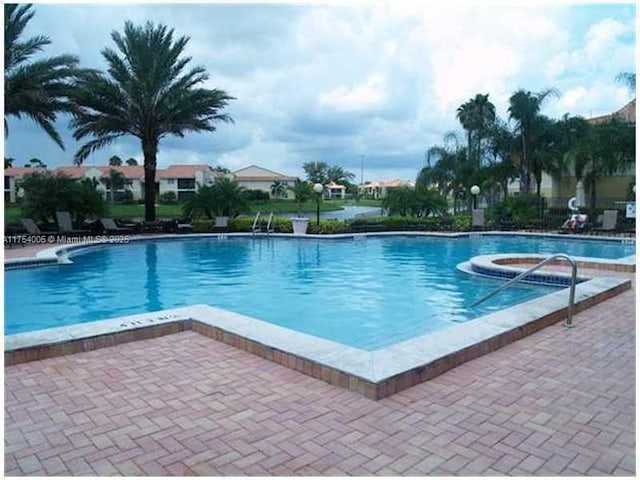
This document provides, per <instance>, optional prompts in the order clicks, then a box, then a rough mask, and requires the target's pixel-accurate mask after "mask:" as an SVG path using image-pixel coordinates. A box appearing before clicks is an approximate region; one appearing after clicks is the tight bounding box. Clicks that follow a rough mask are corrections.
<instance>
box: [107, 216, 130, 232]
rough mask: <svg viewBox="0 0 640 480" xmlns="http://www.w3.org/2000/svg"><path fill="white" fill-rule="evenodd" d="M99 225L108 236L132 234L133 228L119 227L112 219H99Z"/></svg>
mask: <svg viewBox="0 0 640 480" xmlns="http://www.w3.org/2000/svg"><path fill="white" fill-rule="evenodd" d="M100 223H101V224H102V227H103V228H104V231H105V232H107V233H108V234H113V233H133V228H126V227H119V226H118V225H117V224H116V222H115V221H114V220H113V218H101V219H100Z"/></svg>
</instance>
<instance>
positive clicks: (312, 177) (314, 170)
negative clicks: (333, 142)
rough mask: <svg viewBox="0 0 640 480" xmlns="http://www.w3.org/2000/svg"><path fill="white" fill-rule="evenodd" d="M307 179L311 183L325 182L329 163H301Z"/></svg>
mask: <svg viewBox="0 0 640 480" xmlns="http://www.w3.org/2000/svg"><path fill="white" fill-rule="evenodd" d="M302 169H303V170H304V173H306V175H307V180H308V181H309V182H311V183H322V184H323V185H324V184H325V183H327V170H329V165H327V164H326V163H325V162H306V163H304V164H303V165H302Z"/></svg>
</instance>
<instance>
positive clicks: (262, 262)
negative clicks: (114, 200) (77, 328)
mask: <svg viewBox="0 0 640 480" xmlns="http://www.w3.org/2000/svg"><path fill="white" fill-rule="evenodd" d="M560 251H561V252H565V253H569V254H571V255H575V256H582V257H599V258H620V257H625V256H629V255H633V254H634V253H635V246H634V245H624V244H621V243H620V242H605V241H592V240H571V241H568V240H565V239H558V238H546V237H524V236H517V237H512V236H509V237H507V236H482V237H479V238H469V237H466V238H439V237H424V236H423V237H414V236H384V237H377V236H368V237H366V239H365V240H354V239H353V238H345V239H331V240H329V239H311V238H305V239H296V238H264V237H256V238H251V237H229V238H226V239H222V240H220V239H217V238H215V237H207V238H184V239H182V238H176V239H172V240H170V241H140V242H134V243H131V244H129V245H111V246H104V247H101V248H99V249H95V250H88V251H84V252H83V251H79V252H78V253H76V254H75V255H74V256H73V262H74V263H73V264H71V265H54V266H49V267H45V268H30V269H16V270H9V271H6V272H5V282H6V283H5V333H6V334H12V333H19V332H27V331H34V330H39V329H43V328H50V327H54V326H64V325H72V324H76V323H83V322H90V321H94V320H100V319H106V318H113V317H120V316H124V315H130V314H134V313H142V312H152V311H157V310H162V309H169V308H174V307H180V306H186V305H192V304H200V303H205V304H210V305H214V306H217V307H220V308H222V309H225V310H230V311H233V312H237V313H241V314H243V315H248V316H251V317H255V318H258V319H261V320H264V321H266V322H270V323H273V324H276V325H279V326H282V327H286V328H290V329H293V330H296V331H300V332H303V333H308V334H311V335H314V336H317V337H321V338H324V339H327V340H331V341H334V342H338V343H341V344H344V345H349V346H352V347H356V348H359V349H363V350H369V351H371V350H376V349H380V348H384V347H386V346H389V345H392V344H395V343H398V342H401V341H403V340H407V339H410V338H413V337H416V336H419V335H423V334H426V333H430V332H434V331H437V330H441V329H444V328H447V327H449V326H451V325H453V324H456V323H458V322H461V321H465V320H469V319H472V318H475V317H478V316H481V315H483V314H485V313H489V312H492V311H497V310H501V309H503V308H505V307H508V306H511V305H514V304H517V303H520V302H523V301H525V300H529V299H532V298H535V297H538V296H541V295H544V294H546V293H549V292H553V291H556V290H555V289H554V288H552V287H544V286H528V285H527V286H525V285H522V286H516V287H514V288H512V289H509V290H507V291H505V292H504V294H502V295H500V296H498V297H496V298H495V301H492V302H487V303H485V304H483V305H481V306H480V307H479V308H476V309H473V310H469V309H467V308H465V306H466V305H468V304H470V303H472V301H473V300H475V299H477V298H480V297H481V296H482V295H484V294H486V293H488V292H489V291H490V290H492V289H493V288H495V287H496V285H498V283H497V282H498V281H497V280H491V279H485V278H481V277H476V276H471V275H467V274H465V273H462V272H459V271H458V270H456V268H455V267H456V265H457V264H458V263H460V262H463V261H465V260H468V259H469V258H471V257H473V256H476V255H484V254H492V253H498V252H500V253H555V252H560Z"/></svg>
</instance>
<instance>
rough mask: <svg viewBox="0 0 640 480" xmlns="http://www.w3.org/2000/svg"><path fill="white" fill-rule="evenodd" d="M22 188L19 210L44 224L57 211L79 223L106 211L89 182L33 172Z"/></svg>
mask: <svg viewBox="0 0 640 480" xmlns="http://www.w3.org/2000/svg"><path fill="white" fill-rule="evenodd" d="M22 188H23V189H24V193H25V196H24V198H23V200H22V202H21V207H22V210H23V212H24V213H25V215H26V216H29V217H33V218H34V219H36V220H41V221H45V222H46V221H48V220H49V219H52V218H55V214H56V211H67V212H69V213H70V214H71V216H72V217H74V218H75V220H76V221H82V220H84V219H85V218H88V217H96V216H100V215H102V214H104V213H105V211H106V203H105V201H104V198H103V196H102V194H101V193H100V192H99V191H98V190H96V184H95V183H93V182H92V181H91V180H89V179H85V180H82V181H80V180H76V179H73V178H71V177H69V176H66V175H51V174H49V173H39V172H35V173H32V174H30V175H27V176H26V177H25V179H24V181H23V182H22Z"/></svg>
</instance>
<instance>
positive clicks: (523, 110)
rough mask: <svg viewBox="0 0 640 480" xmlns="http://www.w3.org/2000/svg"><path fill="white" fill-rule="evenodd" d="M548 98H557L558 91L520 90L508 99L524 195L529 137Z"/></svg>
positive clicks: (527, 185) (528, 175)
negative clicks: (519, 148) (517, 138)
mask: <svg viewBox="0 0 640 480" xmlns="http://www.w3.org/2000/svg"><path fill="white" fill-rule="evenodd" d="M549 96H558V91H557V90H556V89H554V88H548V89H546V90H543V91H542V92H538V93H532V92H530V91H528V90H523V89H520V90H518V91H516V92H515V93H514V94H513V95H511V97H510V98H509V109H508V111H509V118H511V119H512V120H515V122H516V126H517V130H518V133H519V134H520V140H521V145H522V165H521V177H520V182H521V185H522V189H523V192H524V193H529V191H530V189H531V173H532V168H531V158H530V157H531V155H530V149H531V136H532V127H533V123H534V121H535V119H536V117H537V116H538V115H539V114H540V109H541V108H542V104H543V103H544V101H545V100H546V99H547V98H548V97H549Z"/></svg>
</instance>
